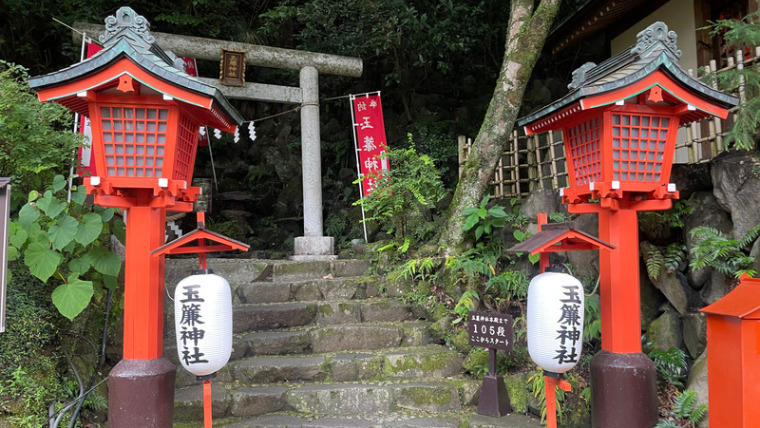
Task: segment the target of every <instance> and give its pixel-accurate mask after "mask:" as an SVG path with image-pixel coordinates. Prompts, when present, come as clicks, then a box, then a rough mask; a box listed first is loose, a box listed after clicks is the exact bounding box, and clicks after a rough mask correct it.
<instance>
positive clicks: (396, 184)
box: [354, 135, 446, 242]
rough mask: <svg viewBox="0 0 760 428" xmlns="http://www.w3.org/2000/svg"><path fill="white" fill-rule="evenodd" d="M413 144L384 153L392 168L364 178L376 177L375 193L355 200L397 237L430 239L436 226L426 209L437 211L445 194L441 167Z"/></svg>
mask: <svg viewBox="0 0 760 428" xmlns="http://www.w3.org/2000/svg"><path fill="white" fill-rule="evenodd" d="M409 139H410V147H409V148H406V149H391V150H389V151H388V152H386V153H385V154H383V155H382V157H383V158H387V159H388V160H389V161H390V170H386V171H379V172H378V174H382V176H378V175H374V174H373V175H368V176H367V177H365V178H364V179H365V180H366V179H373V180H377V187H376V188H375V190H374V191H372V193H370V194H369V195H367V196H365V197H363V198H361V199H360V200H359V201H357V202H355V203H354V205H360V204H361V205H363V206H364V210H365V211H366V212H368V213H369V217H368V218H367V219H366V220H365V221H377V222H379V223H380V225H381V227H382V228H383V229H384V230H386V231H387V232H388V233H391V234H393V235H394V236H395V237H396V238H397V239H400V240H402V241H403V240H404V239H406V238H410V239H413V240H414V241H415V242H420V241H424V240H426V239H429V238H430V237H431V235H432V234H433V233H434V231H435V229H434V228H432V227H431V225H430V224H429V223H428V222H427V221H426V219H425V213H424V211H423V209H428V210H435V203H436V202H438V201H440V200H441V199H442V198H443V197H444V195H445V194H446V192H445V190H444V188H443V185H442V184H441V179H440V175H439V172H438V170H437V169H436V167H435V164H434V163H433V160H432V159H431V158H430V157H429V156H427V155H418V154H417V151H416V150H415V148H414V144H413V143H412V141H411V135H410V136H409Z"/></svg>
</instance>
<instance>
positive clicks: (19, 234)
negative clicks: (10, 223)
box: [9, 229, 29, 248]
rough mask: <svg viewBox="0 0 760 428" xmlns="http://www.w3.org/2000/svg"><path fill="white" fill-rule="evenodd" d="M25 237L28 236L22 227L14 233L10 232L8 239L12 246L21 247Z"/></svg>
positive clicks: (24, 242)
mask: <svg viewBox="0 0 760 428" xmlns="http://www.w3.org/2000/svg"><path fill="white" fill-rule="evenodd" d="M27 238H29V234H28V233H27V231H26V230H24V229H19V230H17V231H16V233H13V234H11V237H10V239H9V241H10V243H11V245H13V246H14V247H16V248H21V247H23V246H24V244H26V240H27Z"/></svg>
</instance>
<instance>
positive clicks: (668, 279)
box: [652, 269, 689, 315]
mask: <svg viewBox="0 0 760 428" xmlns="http://www.w3.org/2000/svg"><path fill="white" fill-rule="evenodd" d="M681 278H683V277H681ZM684 279H685V278H684ZM652 284H653V285H654V286H655V287H656V288H657V289H658V290H660V291H661V292H662V294H664V295H665V298H667V299H668V301H669V302H670V304H671V305H673V307H674V308H675V309H676V310H677V311H678V313H679V314H681V315H683V314H685V313H686V311H688V310H689V297H688V296H687V295H686V290H685V289H684V286H687V287H688V285H687V284H684V283H682V281H681V279H680V278H679V275H676V273H675V272H671V273H668V272H666V271H665V269H660V275H659V276H658V277H657V279H656V280H653V281H652Z"/></svg>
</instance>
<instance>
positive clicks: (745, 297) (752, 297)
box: [699, 274, 760, 320]
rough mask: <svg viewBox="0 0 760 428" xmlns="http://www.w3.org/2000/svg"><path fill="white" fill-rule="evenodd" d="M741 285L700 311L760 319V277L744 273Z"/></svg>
mask: <svg viewBox="0 0 760 428" xmlns="http://www.w3.org/2000/svg"><path fill="white" fill-rule="evenodd" d="M740 279H741V281H740V282H739V285H737V286H736V288H734V289H733V290H731V292H729V293H728V294H726V296H725V297H723V298H722V299H720V300H718V301H717V302H715V303H713V304H712V305H709V306H705V307H704V308H702V309H700V310H699V311H700V312H703V313H706V314H712V315H725V316H732V317H736V318H740V319H753V320H756V319H760V306H758V304H757V291H758V287H760V278H750V277H749V276H748V275H747V274H744V275H742V277H741V278H740Z"/></svg>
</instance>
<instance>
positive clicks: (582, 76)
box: [567, 61, 596, 90]
mask: <svg viewBox="0 0 760 428" xmlns="http://www.w3.org/2000/svg"><path fill="white" fill-rule="evenodd" d="M594 67H596V64H595V63H593V62H591V61H589V62H587V63H585V64H583V65H582V66H580V67H578V68H576V69H575V70H573V80H572V82H570V84H568V85H567V89H570V90H573V89H578V88H580V87H581V86H582V85H583V84H584V83H586V74H587V73H588V72H589V70H592V69H593V68H594Z"/></svg>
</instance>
